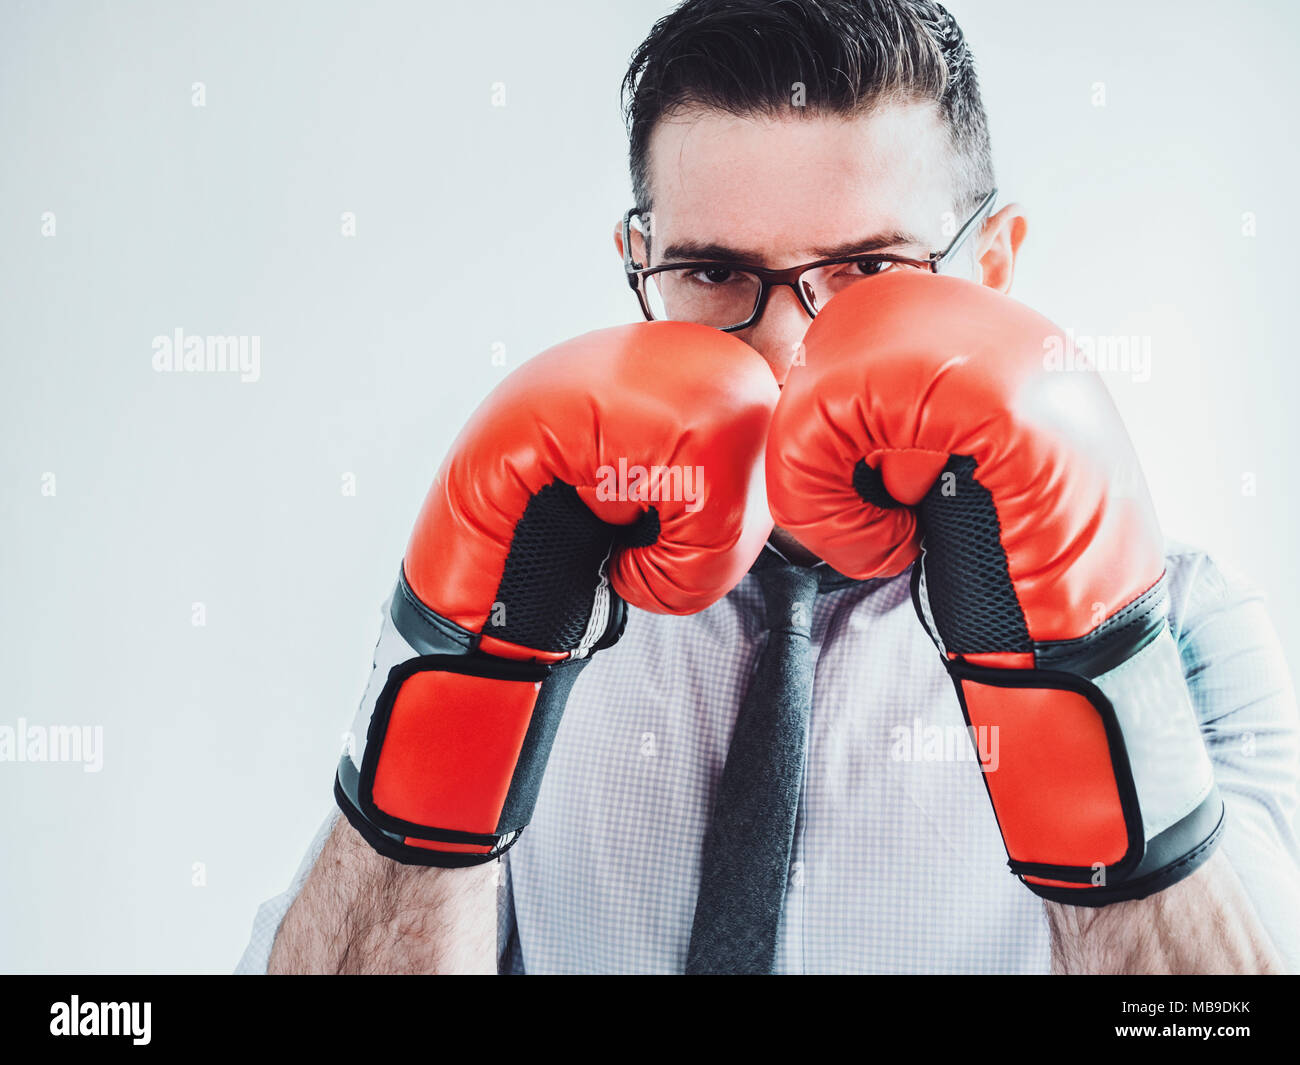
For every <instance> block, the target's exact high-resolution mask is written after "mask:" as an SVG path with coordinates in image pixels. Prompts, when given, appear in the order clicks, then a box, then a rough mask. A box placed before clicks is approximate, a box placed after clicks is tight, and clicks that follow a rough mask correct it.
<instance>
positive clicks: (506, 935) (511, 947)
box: [497, 851, 524, 976]
mask: <svg viewBox="0 0 1300 1065" xmlns="http://www.w3.org/2000/svg"><path fill="white" fill-rule="evenodd" d="M498 868H499V869H500V870H501V878H500V880H499V881H498V882H497V975H498V976H523V975H524V959H523V954H522V953H521V951H520V949H519V926H518V924H517V923H516V921H515V897H514V891H513V885H512V884H511V880H510V852H509V851H507V852H506V853H505V854H503V855H502V856H501V859H500V865H499V866H498Z"/></svg>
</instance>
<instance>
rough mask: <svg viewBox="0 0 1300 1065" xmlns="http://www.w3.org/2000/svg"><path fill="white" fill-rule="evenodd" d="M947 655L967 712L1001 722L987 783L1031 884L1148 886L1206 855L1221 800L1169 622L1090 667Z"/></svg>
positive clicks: (1130, 893) (1099, 901)
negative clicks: (1070, 669)
mask: <svg viewBox="0 0 1300 1065" xmlns="http://www.w3.org/2000/svg"><path fill="white" fill-rule="evenodd" d="M946 664H947V666H948V670H949V673H950V674H951V676H952V678H953V681H954V683H955V685H956V687H957V693H958V697H959V698H960V700H961V703H962V709H963V712H964V714H965V715H966V719H967V723H968V724H969V725H970V726H972V727H973V728H974V729H976V730H978V731H979V732H981V733H982V732H983V731H984V730H988V729H993V730H995V731H996V734H997V744H998V760H997V766H996V768H986V771H985V774H984V782H985V785H986V787H987V788H988V792H989V798H990V799H991V800H992V803H993V809H994V812H995V814H996V816H997V819H998V825H999V828H1000V829H1001V831H1002V837H1003V840H1004V842H1005V843H1006V847H1007V854H1008V857H1009V859H1010V860H1009V862H1008V864H1009V866H1010V868H1011V870H1012V872H1014V873H1015V874H1016V875H1018V876H1020V877H1021V878H1022V880H1023V881H1024V883H1025V884H1026V885H1027V886H1028V887H1029V888H1030V889H1031V890H1033V891H1035V892H1036V893H1037V894H1039V895H1042V896H1044V897H1046V898H1051V899H1054V900H1055V901H1059V902H1067V903H1070V904H1072V905H1082V906H1099V905H1105V904H1108V903H1111V902H1117V901H1121V900H1124V899H1132V898H1143V897H1145V896H1146V895H1149V894H1152V893H1154V892H1156V891H1160V890H1163V889H1164V888H1166V887H1168V886H1170V885H1171V884H1173V883H1176V882H1177V881H1178V880H1181V879H1182V878H1183V877H1185V876H1187V875H1189V874H1190V873H1191V872H1193V871H1194V870H1195V869H1196V868H1197V867H1198V866H1199V865H1200V863H1201V862H1203V861H1204V860H1205V859H1206V858H1208V857H1209V855H1210V853H1211V852H1212V851H1213V849H1214V846H1215V844H1217V842H1218V838H1219V835H1220V833H1221V831H1222V824H1223V804H1222V801H1221V800H1220V798H1219V796H1218V792H1217V790H1216V789H1215V787H1214V777H1213V771H1212V769H1211V766H1210V762H1209V757H1208V755H1207V754H1206V752H1205V746H1204V743H1203V742H1202V740H1201V737H1200V732H1199V728H1198V726H1197V722H1196V717H1195V713H1194V711H1193V708H1192V705H1191V700H1190V697H1189V695H1188V693H1187V688H1186V685H1185V683H1184V681H1183V678H1182V673H1181V666H1180V664H1179V661H1178V651H1177V646H1176V645H1175V644H1174V641H1173V638H1172V636H1171V635H1170V633H1169V631H1168V629H1167V627H1165V628H1164V629H1163V630H1162V631H1161V632H1160V633H1159V635H1157V636H1156V638H1155V639H1152V640H1150V641H1149V642H1148V643H1147V644H1146V646H1144V647H1143V648H1142V649H1141V650H1139V651H1137V652H1136V653H1135V654H1133V655H1132V656H1131V657H1130V658H1128V659H1126V660H1125V661H1123V662H1121V663H1120V664H1119V665H1117V666H1115V667H1114V668H1112V669H1110V670H1109V671H1107V672H1106V673H1104V674H1102V675H1100V676H1098V677H1095V678H1091V679H1089V678H1086V677H1082V676H1079V675H1077V674H1074V673H1066V672H1060V671H1054V670H1045V669H995V668H989V667H984V666H975V665H971V664H970V663H967V662H964V661H961V660H950V661H948V662H947V663H946Z"/></svg>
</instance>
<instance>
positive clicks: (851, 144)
mask: <svg viewBox="0 0 1300 1065" xmlns="http://www.w3.org/2000/svg"><path fill="white" fill-rule="evenodd" d="M951 166H952V157H951V148H950V147H949V142H948V136H947V132H946V130H945V129H944V126H943V124H942V121H941V119H940V117H939V115H938V112H937V109H936V108H935V106H934V105H933V104H931V103H920V102H897V103H892V104H884V105H880V106H878V107H877V108H876V109H875V110H873V111H871V112H869V113H867V114H863V115H854V116H850V117H835V116H827V115H817V114H810V113H806V112H794V111H792V112H791V114H790V115H789V116H782V117H778V118H767V117H740V116H736V115H731V114H726V113H724V112H721V111H715V110H709V109H707V108H695V109H688V110H684V111H682V112H680V113H678V114H676V115H673V116H670V117H665V118H663V119H661V120H660V121H659V123H658V124H657V125H656V126H655V129H654V131H653V133H652V134H651V138H650V175H649V176H650V189H651V193H652V195H653V197H654V205H653V223H652V230H653V232H652V235H651V251H652V258H651V259H650V261H649V262H647V260H646V256H645V250H644V247H635V248H634V249H633V252H634V257H635V258H636V259H637V260H638V261H640V262H647V265H652V266H658V265H662V264H664V263H668V262H673V261H679V262H680V261H686V260H725V261H733V262H744V263H749V264H751V265H755V266H765V267H768V268H770V269H781V268H784V267H790V266H797V265H799V264H801V263H806V262H811V261H813V260H815V259H829V258H834V257H836V256H839V255H846V254H851V253H853V252H859V251H862V252H893V253H895V254H898V255H904V256H907V257H909V258H915V259H925V258H927V257H928V256H929V255H930V253H932V252H937V251H941V250H943V249H944V248H946V247H947V246H948V244H949V243H950V241H951V239H952V236H953V234H954V233H955V232H956V229H957V228H958V227H959V226H960V225H961V224H962V223H964V222H965V218H963V217H958V216H957V215H956V214H955V205H954V199H955V195H954V194H955V188H954V183H953V175H952V171H951ZM1024 233H1025V222H1024V217H1023V215H1022V214H1021V213H1020V211H1019V209H1018V207H1017V206H1016V205H1014V204H1013V205H1008V206H1007V207H1004V208H1003V209H1002V210H1001V211H1000V212H998V214H997V215H995V216H994V217H993V218H992V219H990V220H989V221H988V222H987V223H986V224H985V226H984V229H983V233H982V234H980V235H979V236H978V237H977V238H974V239H972V240H971V241H970V242H969V244H968V245H967V247H966V248H965V249H963V251H962V252H961V253H960V254H958V256H957V257H956V259H955V261H953V262H951V263H946V264H945V268H944V269H945V272H947V273H950V274H955V275H957V276H964V277H969V278H972V279H974V280H979V281H982V282H983V283H984V284H989V285H992V286H994V287H996V288H1000V289H1002V290H1004V291H1005V290H1006V289H1007V288H1009V287H1010V284H1011V275H1012V268H1013V265H1014V260H1015V255H1016V251H1017V250H1018V248H1019V245H1020V241H1021V240H1022V239H1023V237H1024ZM639 239H640V238H639V237H637V236H635V235H634V237H633V240H634V241H639ZM615 241H616V243H617V244H618V246H619V253H620V255H621V254H622V250H623V249H622V233H621V230H618V231H616V235H615ZM810 324H811V319H810V318H809V317H808V314H807V313H806V312H805V311H804V309H803V307H802V306H801V305H800V303H799V301H798V299H797V298H796V297H795V294H794V292H793V291H792V290H791V289H790V288H788V287H785V286H782V287H778V288H773V289H772V292H771V295H770V298H769V299H768V303H767V309H766V310H765V311H764V313H763V316H762V317H761V318H760V319H759V321H758V323H757V324H756V325H754V326H752V327H751V328H749V329H747V330H744V331H743V332H740V333H737V334H736V335H737V336H739V337H740V338H741V339H742V340H744V341H746V342H747V343H748V344H749V345H750V346H751V347H753V348H755V349H756V350H757V351H758V352H759V354H760V355H762V356H763V358H764V359H766V360H767V362H768V365H770V366H771V367H772V372H773V374H775V375H776V379H777V381H778V382H784V381H785V378H786V374H787V373H788V372H789V369H790V365H791V363H792V362H793V360H794V358H795V356H796V354H797V352H798V350H799V345H800V343H801V342H802V340H803V336H804V333H805V332H806V331H807V329H808V326H809V325H810ZM773 542H774V543H776V544H777V545H778V546H779V547H781V548H782V550H783V551H785V552H786V554H787V557H790V558H792V559H794V560H795V561H802V562H805V563H808V562H811V561H813V560H814V559H815V556H813V555H811V554H810V553H809V552H807V551H806V550H805V549H803V548H802V547H801V545H799V544H798V543H797V542H796V541H794V540H793V538H792V537H791V536H790V535H789V534H788V533H786V532H785V531H784V530H781V529H777V530H775V532H774V533H773Z"/></svg>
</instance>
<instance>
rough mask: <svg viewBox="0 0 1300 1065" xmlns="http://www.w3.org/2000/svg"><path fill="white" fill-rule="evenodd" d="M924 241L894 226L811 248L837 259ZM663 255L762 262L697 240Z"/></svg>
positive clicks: (670, 248) (675, 246) (676, 245)
mask: <svg viewBox="0 0 1300 1065" xmlns="http://www.w3.org/2000/svg"><path fill="white" fill-rule="evenodd" d="M924 243H925V242H924V241H923V240H921V238H920V237H916V236H913V235H912V234H911V233H904V232H903V231H901V230H894V231H892V232H888V233H877V234H875V235H874V236H870V237H863V238H862V239H861V240H849V241H845V242H843V243H841V244H830V245H823V246H821V247H816V248H813V249H812V251H813V254H814V255H815V256H816V257H817V258H818V259H838V258H840V257H841V256H846V255H854V254H856V253H857V252H862V253H863V254H866V255H869V254H871V253H873V252H879V251H884V250H885V249H887V248H899V247H908V246H922V245H924ZM663 255H664V261H665V262H731V263H751V264H753V265H755V266H760V265H763V256H761V255H759V254H756V253H755V252H753V251H749V250H747V249H745V248H735V247H732V246H730V245H728V244H714V243H710V242H707V241H700V240H675V241H673V242H672V243H671V244H669V245H668V247H666V248H665V249H664V252H663Z"/></svg>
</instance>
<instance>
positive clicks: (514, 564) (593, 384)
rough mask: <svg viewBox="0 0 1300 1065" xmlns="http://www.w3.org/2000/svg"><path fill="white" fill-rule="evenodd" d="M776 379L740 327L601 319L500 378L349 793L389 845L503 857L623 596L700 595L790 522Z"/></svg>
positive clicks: (457, 482)
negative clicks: (785, 511)
mask: <svg viewBox="0 0 1300 1065" xmlns="http://www.w3.org/2000/svg"><path fill="white" fill-rule="evenodd" d="M778 394H779V391H778V389H777V385H776V381H775V379H774V378H773V376H772V372H771V370H770V369H769V368H768V366H767V364H766V363H765V362H764V361H763V360H762V358H760V357H759V355H758V354H757V353H756V352H755V351H753V349H751V348H750V347H748V346H747V345H746V344H744V343H743V342H741V341H740V340H737V339H736V338H735V337H732V336H730V335H728V334H726V333H722V332H719V331H718V330H715V329H709V328H707V327H706V326H702V325H693V324H688V323H682V322H652V323H641V324H637V325H631V326H622V327H617V328H613V329H605V330H601V331H598V332H595V333H589V334H587V335H586V336H582V337H579V338H577V339H576V340H571V341H569V342H567V343H565V344H561V345H559V346H558V347H555V348H552V349H551V350H549V351H547V352H544V353H543V354H541V355H538V356H537V357H536V358H534V359H531V360H529V361H528V362H527V363H525V364H524V365H523V366H521V367H520V368H519V369H518V370H516V371H515V372H514V373H512V374H511V375H510V376H509V377H507V378H506V379H505V381H503V382H502V383H501V385H500V386H499V387H498V388H497V389H496V390H495V391H493V392H492V394H491V395H490V396H489V397H488V398H487V399H486V400H485V401H484V402H483V404H482V405H481V406H480V407H479V409H478V410H477V411H476V412H475V414H474V415H473V417H472V418H471V420H470V422H469V424H468V425H467V426H466V427H465V429H464V430H463V431H462V432H461V434H460V436H459V437H458V438H457V439H456V441H455V443H454V444H453V445H452V448H451V451H450V453H449V454H448V456H447V458H446V460H445V461H444V462H443V464H442V467H441V469H440V470H439V471H438V474H437V476H436V477H435V479H434V482H433V487H432V489H431V490H430V492H429V495H428V498H427V499H426V500H425V503H424V508H423V510H422V511H421V513H420V516H419V520H418V521H417V522H416V525H415V531H414V533H413V534H412V536H411V540H410V543H409V545H408V547H407V550H406V558H405V561H404V563H403V566H402V571H401V574H400V575H399V578H398V582H397V587H396V589H395V590H394V592H393V596H392V599H391V600H390V602H389V604H387V610H386V617H385V622H384V630H383V632H382V634H381V636H380V640H379V644H378V646H377V647H376V649H375V661H374V672H373V673H372V675H371V681H370V685H369V687H368V688H367V691H366V694H365V697H364V698H363V700H362V703H361V708H360V710H359V712H358V715H357V724H356V726H355V727H354V730H353V736H354V738H356V737H364V746H363V747H362V748H361V749H360V750H353V751H349V752H345V753H344V755H343V757H342V758H341V759H340V761H339V767H338V772H337V775H336V778H335V788H334V791H335V798H336V800H337V801H338V803H339V806H340V808H341V809H342V810H343V812H344V813H345V814H346V815H347V817H348V820H349V821H350V822H351V823H352V825H353V826H354V827H355V828H356V829H357V831H358V832H360V833H361V835H362V836H364V837H365V839H366V840H367V841H368V842H369V843H370V844H371V846H372V847H374V848H375V849H376V850H377V851H379V852H380V853H381V854H385V855H387V856H388V857H391V858H394V859H396V860H398V861H401V862H403V863H407V864H421V865H440V866H457V865H472V864H478V863H479V862H484V861H489V860H491V859H493V858H495V857H497V856H498V855H499V854H501V853H502V852H503V851H504V850H505V849H506V848H507V847H509V846H510V845H511V844H512V843H514V841H515V840H516V839H517V838H518V836H519V833H520V832H521V831H522V829H523V828H524V826H525V825H527V823H528V821H529V819H530V818H531V816H532V812H533V805H534V803H535V802H536V799H537V792H538V788H539V787H540V785H541V779H542V773H543V770H544V768H545V765H546V760H547V757H548V755H549V753H550V749H551V743H552V740H553V739H554V736H555V730H556V728H557V726H558V725H559V721H560V715H561V712H562V711H563V708H564V702H565V700H566V698H567V697H568V693H569V690H570V688H571V687H572V685H573V681H574V680H575V679H576V677H577V674H578V672H579V671H580V670H581V668H582V667H583V666H584V665H585V664H586V662H587V661H588V655H589V654H590V653H591V652H592V651H595V650H599V649H600V648H603V647H608V646H610V645H611V644H613V643H614V642H615V641H616V640H617V639H618V638H619V636H620V635H621V634H622V631H623V625H624V623H625V621H626V616H627V614H626V611H627V608H626V604H627V603H631V604H632V605H634V606H638V607H642V608H643V609H646V610H652V611H658V612H661V613H671V614H687V613H693V612H695V611H698V610H702V609H704V608H705V607H707V606H708V605H710V604H711V603H712V602H714V601H715V600H716V599H718V598H719V597H721V596H722V595H724V594H725V593H726V592H728V591H730V590H731V588H733V587H734V586H735V585H736V584H737V583H738V582H739V581H740V579H741V577H743V576H744V574H745V572H746V571H747V570H748V569H749V567H750V565H751V564H752V563H753V561H754V559H755V558H756V557H757V556H758V553H759V551H761V550H762V547H763V543H764V541H765V540H766V539H767V536H768V533H769V532H770V531H771V527H772V521H771V516H770V515H769V513H768V510H767V500H766V496H765V493H764V490H763V453H764V452H763V448H764V442H765V439H766V434H767V427H768V423H769V421H770V419H771V414H772V410H773V408H774V407H775V405H776V400H777V396H778Z"/></svg>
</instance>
